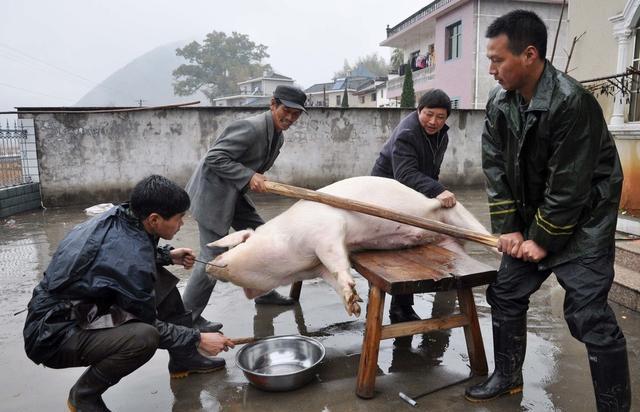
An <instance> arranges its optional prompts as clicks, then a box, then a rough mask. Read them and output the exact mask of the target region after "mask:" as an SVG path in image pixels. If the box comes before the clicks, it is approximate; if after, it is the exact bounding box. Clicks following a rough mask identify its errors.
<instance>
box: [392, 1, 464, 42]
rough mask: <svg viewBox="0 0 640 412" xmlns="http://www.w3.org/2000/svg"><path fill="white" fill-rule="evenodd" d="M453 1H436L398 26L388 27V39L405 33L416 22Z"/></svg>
mask: <svg viewBox="0 0 640 412" xmlns="http://www.w3.org/2000/svg"><path fill="white" fill-rule="evenodd" d="M452 1H453V0H436V1H434V2H433V3H431V4H429V5H427V6H425V7H423V8H421V9H420V10H418V11H417V12H415V13H413V14H412V15H411V16H409V17H407V18H406V19H404V20H402V21H401V22H400V23H398V24H396V25H395V26H393V27H391V28H389V27H387V38H389V37H391V36H393V35H394V34H396V33H399V32H401V31H403V30H404V29H406V28H407V27H409V26H411V25H413V24H414V23H415V22H417V21H418V20H420V19H421V18H423V17H424V16H426V15H428V14H431V13H433V12H434V11H436V10H438V9H439V8H441V7H442V6H446V5H447V4H449V3H451V2H452Z"/></svg>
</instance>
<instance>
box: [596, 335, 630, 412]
mask: <svg viewBox="0 0 640 412" xmlns="http://www.w3.org/2000/svg"><path fill="white" fill-rule="evenodd" d="M587 352H588V354H589V367H590V368H591V379H592V381H593V390H594V392H595V395H596V406H597V408H598V412H619V411H620V412H622V411H629V410H630V409H631V385H630V381H629V361H628V359H627V347H626V345H622V346H621V347H618V348H615V349H604V350H603V349H601V348H593V347H591V348H589V347H588V348H587Z"/></svg>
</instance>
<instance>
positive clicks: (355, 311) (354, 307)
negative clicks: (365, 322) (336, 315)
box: [351, 302, 362, 318]
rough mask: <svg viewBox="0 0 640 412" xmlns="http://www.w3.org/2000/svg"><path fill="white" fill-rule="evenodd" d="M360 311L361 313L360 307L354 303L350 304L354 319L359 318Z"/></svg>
mask: <svg viewBox="0 0 640 412" xmlns="http://www.w3.org/2000/svg"><path fill="white" fill-rule="evenodd" d="M361 311H362V309H360V305H358V304H357V303H355V302H354V303H352V304H351V313H353V314H354V315H356V318H358V317H360V312H361Z"/></svg>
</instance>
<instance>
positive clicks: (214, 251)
mask: <svg viewBox="0 0 640 412" xmlns="http://www.w3.org/2000/svg"><path fill="white" fill-rule="evenodd" d="M306 99H307V96H306V95H305V94H304V92H303V91H302V90H300V89H298V88H295V87H292V86H278V87H277V88H276V90H275V91H274V93H273V97H272V98H271V104H270V109H269V111H267V112H264V113H262V114H259V115H257V116H253V117H250V118H247V119H242V120H237V121H235V122H233V123H231V124H230V125H229V126H227V128H225V129H224V131H223V132H222V134H221V135H220V137H219V138H218V139H217V140H216V141H215V143H214V144H213V146H211V147H210V148H209V150H208V151H207V154H206V155H205V156H204V158H202V159H201V160H200V163H199V164H198V166H197V167H196V170H195V172H194V173H193V175H192V176H191V179H190V180H189V183H188V184H187V187H186V190H187V192H188V193H189V196H190V197H191V214H192V215H193V217H194V219H195V220H196V221H197V222H198V229H199V231H200V255H199V259H198V260H200V261H205V262H209V261H211V260H213V259H214V258H215V257H216V256H217V255H219V254H220V253H222V252H224V249H222V248H209V247H207V244H208V243H211V242H214V241H216V240H218V239H221V238H223V237H224V236H226V235H227V234H228V233H229V229H230V228H233V229H234V230H236V231H237V230H243V229H249V228H250V229H255V228H257V227H258V226H260V225H262V224H264V220H262V218H261V217H260V215H258V213H257V212H256V210H255V207H254V205H253V203H252V202H251V200H250V199H249V197H248V196H247V195H246V191H247V190H249V189H250V190H253V191H255V192H264V191H265V189H266V188H265V185H264V182H265V180H266V178H265V176H264V174H263V173H264V172H266V171H267V170H269V169H270V168H271V166H272V165H273V162H274V161H275V160H276V158H277V157H278V154H279V153H280V147H282V144H283V142H284V138H283V134H282V132H283V131H284V130H287V129H288V128H289V127H290V126H291V125H292V124H293V123H295V122H296V120H298V117H300V114H302V112H303V111H304V112H306V110H305V108H304V104H305V101H306ZM215 284H216V280H215V279H211V278H210V277H209V276H208V275H207V273H206V272H205V265H204V264H203V263H196V265H195V268H194V270H193V273H192V274H191V277H190V278H189V281H188V283H187V286H186V288H185V290H184V296H183V300H184V304H185V307H186V308H187V309H188V310H191V311H192V314H193V317H194V318H193V319H194V326H195V327H196V328H198V329H200V330H201V331H206V332H210V331H217V330H219V329H220V328H221V327H222V325H221V324H219V323H215V322H209V321H207V320H206V319H204V318H203V317H202V316H201V314H202V311H203V310H204V308H205V306H206V305H207V302H208V301H209V298H210V296H211V292H212V291H213V288H214V286H215ZM255 301H256V303H259V304H276V305H291V304H293V303H294V301H293V300H292V299H291V298H288V297H284V296H282V295H280V294H278V293H277V292H276V291H275V290H273V291H271V292H269V293H268V294H266V295H264V296H260V297H259V298H256V300H255Z"/></svg>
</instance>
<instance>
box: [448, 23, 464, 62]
mask: <svg viewBox="0 0 640 412" xmlns="http://www.w3.org/2000/svg"><path fill="white" fill-rule="evenodd" d="M444 38H445V42H446V44H445V56H446V57H445V58H446V60H451V59H457V58H459V57H460V56H461V55H462V22H461V21H459V22H456V23H453V24H452V25H451V26H447V27H446V28H445V37H444Z"/></svg>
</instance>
